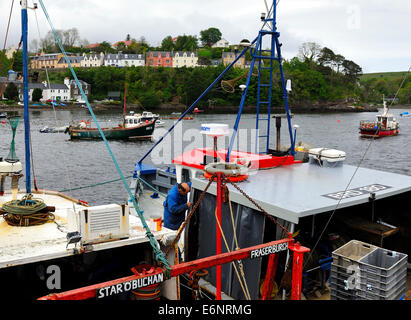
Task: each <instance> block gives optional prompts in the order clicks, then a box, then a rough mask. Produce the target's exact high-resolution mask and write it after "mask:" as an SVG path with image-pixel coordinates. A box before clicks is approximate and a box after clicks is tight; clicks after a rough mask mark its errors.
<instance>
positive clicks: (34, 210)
mask: <svg viewBox="0 0 411 320" xmlns="http://www.w3.org/2000/svg"><path fill="white" fill-rule="evenodd" d="M46 208H47V205H46V204H45V203H44V201H43V200H42V199H37V198H33V195H32V194H26V195H25V196H23V198H22V199H21V200H11V201H8V202H6V203H4V204H3V206H2V207H1V212H0V214H1V215H3V218H4V220H6V222H7V224H8V225H11V226H15V227H30V226H36V225H41V224H44V223H47V222H52V221H54V220H55V216H54V214H52V213H51V212H48V211H47V212H44V209H46Z"/></svg>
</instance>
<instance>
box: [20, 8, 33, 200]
mask: <svg viewBox="0 0 411 320" xmlns="http://www.w3.org/2000/svg"><path fill="white" fill-rule="evenodd" d="M21 26H22V39H23V101H24V142H25V151H26V158H25V159H26V161H25V162H26V192H27V193H31V176H30V171H31V170H30V117H29V80H28V79H29V72H28V54H27V51H28V50H27V34H28V19H27V0H22V1H21Z"/></svg>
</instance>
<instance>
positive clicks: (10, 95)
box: [4, 82, 19, 101]
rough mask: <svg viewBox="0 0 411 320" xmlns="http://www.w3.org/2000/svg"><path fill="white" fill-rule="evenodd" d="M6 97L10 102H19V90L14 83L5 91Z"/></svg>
mask: <svg viewBox="0 0 411 320" xmlns="http://www.w3.org/2000/svg"><path fill="white" fill-rule="evenodd" d="M4 97H6V98H7V99H8V100H13V101H18V100H19V89H18V88H17V86H16V85H15V84H14V83H13V82H10V83H9V84H8V85H7V87H6V90H4Z"/></svg>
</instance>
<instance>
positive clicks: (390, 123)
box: [359, 99, 400, 138]
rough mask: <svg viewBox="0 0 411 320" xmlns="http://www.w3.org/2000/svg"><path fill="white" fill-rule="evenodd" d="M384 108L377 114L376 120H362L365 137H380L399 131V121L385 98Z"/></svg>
mask: <svg viewBox="0 0 411 320" xmlns="http://www.w3.org/2000/svg"><path fill="white" fill-rule="evenodd" d="M383 105H384V110H383V112H382V114H379V115H377V117H376V118H377V120H376V121H368V120H361V121H360V128H359V129H360V134H361V137H364V138H380V137H387V136H396V135H397V134H398V133H399V126H400V125H399V123H398V122H397V121H396V119H395V118H394V116H393V115H392V114H391V113H389V112H388V108H387V103H386V101H385V99H384V100H383Z"/></svg>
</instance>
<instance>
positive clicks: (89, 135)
mask: <svg viewBox="0 0 411 320" xmlns="http://www.w3.org/2000/svg"><path fill="white" fill-rule="evenodd" d="M125 120H126V122H125V125H122V124H119V125H118V126H116V127H110V128H102V131H103V132H104V135H105V137H106V138H107V139H119V140H121V139H143V140H145V139H151V137H152V135H153V132H154V128H155V125H154V123H155V121H154V120H152V121H148V120H146V121H142V120H141V117H140V116H138V115H137V116H135V115H129V116H126V118H125ZM68 133H69V134H70V138H71V139H72V140H77V139H81V140H93V139H102V137H101V135H100V132H99V130H98V128H91V127H89V126H87V125H86V124H85V123H84V122H80V123H79V124H77V125H70V126H69V127H68Z"/></svg>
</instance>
